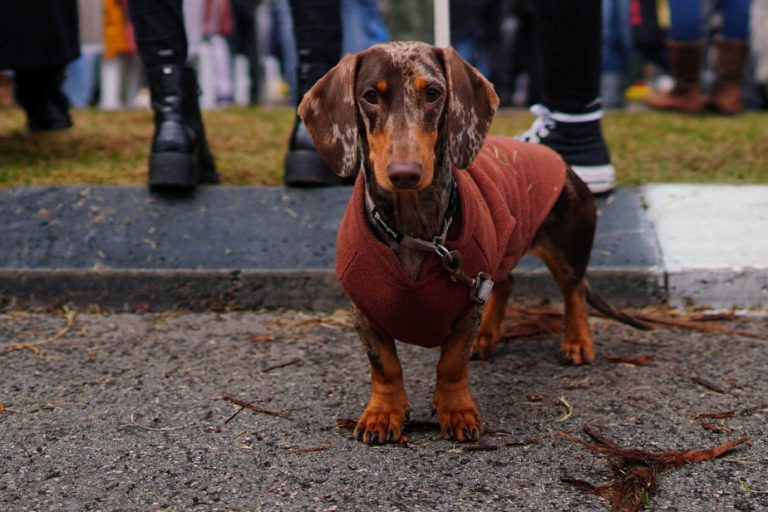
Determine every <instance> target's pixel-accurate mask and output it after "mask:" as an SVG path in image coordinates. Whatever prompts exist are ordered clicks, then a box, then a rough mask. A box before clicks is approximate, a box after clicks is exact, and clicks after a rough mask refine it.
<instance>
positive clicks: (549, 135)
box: [515, 104, 616, 194]
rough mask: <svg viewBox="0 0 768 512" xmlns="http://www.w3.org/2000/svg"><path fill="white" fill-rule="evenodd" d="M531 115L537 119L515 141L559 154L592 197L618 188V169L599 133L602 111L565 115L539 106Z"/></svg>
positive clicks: (532, 108) (535, 106) (534, 107)
mask: <svg viewBox="0 0 768 512" xmlns="http://www.w3.org/2000/svg"><path fill="white" fill-rule="evenodd" d="M531 113H532V114H533V115H535V116H536V119H535V120H534V121H533V124H532V125H531V127H530V128H529V129H528V130H527V131H526V132H525V133H523V134H521V135H518V136H517V137H515V138H516V139H518V140H521V141H523V142H531V143H533V144H544V145H545V146H547V147H550V148H552V149H554V150H555V151H557V152H558V153H560V156H562V157H563V159H564V160H565V161H566V162H567V163H568V165H570V166H571V168H572V169H573V171H574V172H575V173H576V174H577V175H578V176H579V177H580V178H581V179H582V180H583V181H584V183H586V184H587V186H588V187H589V190H591V191H592V193H593V194H601V193H604V192H608V191H610V190H612V189H613V188H614V187H615V186H616V170H615V169H614V168H613V164H611V155H610V153H609V152H608V146H607V145H606V143H605V139H604V138H603V134H602V131H601V130H600V118H602V117H603V111H602V110H601V109H598V110H595V111H593V112H588V113H586V114H566V113H564V112H552V111H550V110H549V109H548V108H547V107H545V106H544V105H540V104H539V105H533V106H532V107H531Z"/></svg>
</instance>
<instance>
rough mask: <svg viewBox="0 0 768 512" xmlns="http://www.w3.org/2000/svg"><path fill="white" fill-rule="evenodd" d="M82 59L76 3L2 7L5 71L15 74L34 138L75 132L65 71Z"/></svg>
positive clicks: (0, 64)
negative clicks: (37, 134)
mask: <svg viewBox="0 0 768 512" xmlns="http://www.w3.org/2000/svg"><path fill="white" fill-rule="evenodd" d="M79 56H80V40H79V35H78V17H77V0H25V1H23V2H0V70H8V69H11V70H13V71H14V81H15V90H16V100H17V101H18V103H19V105H21V107H22V108H23V109H24V112H25V113H26V115H27V127H28V129H29V131H30V132H42V131H51V130H65V129H67V128H70V127H71V126H72V118H71V116H70V114H69V107H70V105H69V101H68V99H67V97H66V95H65V94H64V93H63V92H62V89H61V86H62V82H63V80H64V69H65V67H66V66H67V64H69V63H70V62H72V61H73V60H75V59H77V58H78V57H79Z"/></svg>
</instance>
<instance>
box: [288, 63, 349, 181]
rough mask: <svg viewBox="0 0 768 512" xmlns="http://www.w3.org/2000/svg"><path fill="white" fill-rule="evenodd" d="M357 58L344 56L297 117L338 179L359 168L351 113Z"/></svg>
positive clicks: (307, 98) (301, 106)
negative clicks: (302, 122)
mask: <svg viewBox="0 0 768 512" xmlns="http://www.w3.org/2000/svg"><path fill="white" fill-rule="evenodd" d="M356 67H357V55H353V54H348V55H346V56H345V57H344V58H343V59H341V61H340V62H339V63H338V64H337V65H336V66H335V67H334V68H333V69H331V70H330V71H328V73H326V74H325V75H324V76H323V77H322V78H321V79H320V80H318V81H317V83H316V84H315V85H314V86H313V87H312V88H311V89H310V90H309V92H307V93H306V94H305V95H304V99H303V100H301V104H299V116H300V117H301V119H302V120H303V121H304V125H305V126H306V127H307V131H308V132H309V135H310V136H311V137H312V140H313V141H314V142H315V147H316V148H317V152H318V153H320V156H321V157H323V160H324V161H325V163H326V164H327V165H328V167H330V168H331V170H332V171H333V172H335V173H336V174H338V175H339V176H341V177H345V176H351V175H352V174H353V173H354V172H355V171H356V170H357V168H358V167H359V165H360V151H359V141H358V137H357V118H356V112H355V108H356V107H355V92H354V91H355V74H356Z"/></svg>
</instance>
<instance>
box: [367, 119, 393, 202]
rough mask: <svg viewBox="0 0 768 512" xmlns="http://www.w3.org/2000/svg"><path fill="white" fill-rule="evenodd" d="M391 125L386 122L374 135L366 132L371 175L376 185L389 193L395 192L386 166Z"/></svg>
mask: <svg viewBox="0 0 768 512" xmlns="http://www.w3.org/2000/svg"><path fill="white" fill-rule="evenodd" d="M392 132H393V128H392V123H391V122H387V124H386V125H385V126H384V128H383V129H382V130H378V131H377V132H376V133H371V132H370V131H369V132H368V148H369V150H370V152H369V153H368V158H369V161H370V162H371V165H372V166H373V175H374V177H375V178H376V183H377V184H378V185H379V186H380V187H381V188H383V189H384V190H387V191H389V192H392V191H394V190H395V187H394V185H393V184H392V181H391V180H390V179H389V176H388V174H387V165H388V164H389V162H390V158H391V154H392Z"/></svg>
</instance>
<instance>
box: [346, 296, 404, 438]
mask: <svg viewBox="0 0 768 512" xmlns="http://www.w3.org/2000/svg"><path fill="white" fill-rule="evenodd" d="M353 317H354V323H355V329H357V332H358V334H359V335H360V339H362V341H363V344H364V345H365V349H366V351H367V353H368V360H369V361H370V363H371V397H370V398H369V399H368V405H367V406H366V408H365V410H364V411H363V414H362V415H360V419H359V420H358V421H357V426H356V427H355V433H354V436H355V439H357V440H359V441H363V442H365V443H368V444H372V443H378V444H382V443H386V442H397V441H398V440H399V439H400V435H401V434H402V432H403V423H404V422H405V416H406V414H407V413H408V410H409V407H408V396H407V395H406V394H405V386H404V385H403V369H402V367H401V366H400V360H399V359H398V358H397V350H396V349H395V340H393V339H392V338H390V337H388V336H385V335H383V334H381V333H380V332H379V331H377V330H376V328H375V327H374V326H373V325H372V324H371V322H370V321H369V320H368V319H367V318H366V317H365V316H364V315H363V314H362V313H361V312H360V311H359V310H358V309H357V308H353Z"/></svg>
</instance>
